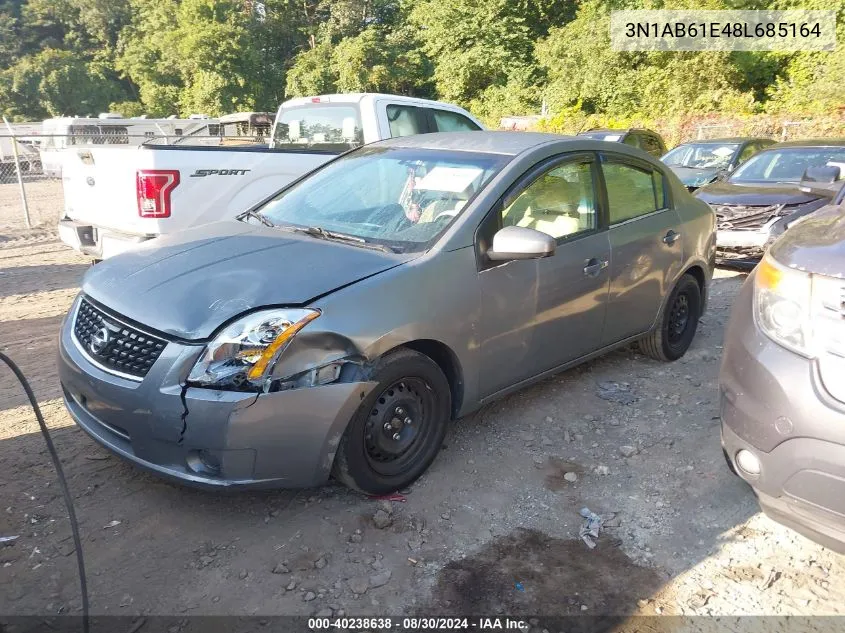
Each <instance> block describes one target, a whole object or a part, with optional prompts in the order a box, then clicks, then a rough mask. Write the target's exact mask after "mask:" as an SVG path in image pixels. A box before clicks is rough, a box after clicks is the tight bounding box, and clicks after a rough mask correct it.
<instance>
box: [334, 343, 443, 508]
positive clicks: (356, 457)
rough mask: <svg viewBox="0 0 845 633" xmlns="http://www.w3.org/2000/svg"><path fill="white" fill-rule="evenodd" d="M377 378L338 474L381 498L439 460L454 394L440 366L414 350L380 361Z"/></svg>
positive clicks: (338, 461) (347, 439)
mask: <svg viewBox="0 0 845 633" xmlns="http://www.w3.org/2000/svg"><path fill="white" fill-rule="evenodd" d="M372 379H373V380H375V381H378V385H377V386H376V387H375V388H374V389H373V390H372V391H371V392H370V394H369V395H368V396H367V397H366V398H365V399H364V401H363V402H362V403H361V406H360V407H359V408H358V410H357V412H356V413H355V415H354V416H353V418H352V420H351V421H350V423H349V426H348V427H347V429H346V432H345V433H344V435H343V438H342V439H341V442H340V445H339V446H338V451H337V454H336V456H335V463H334V468H333V474H334V476H335V478H336V479H338V480H339V481H341V482H342V483H344V484H346V485H347V486H349V487H351V488H354V489H356V490H359V491H361V492H364V493H367V494H375V495H378V494H386V493H389V492H393V491H395V490H398V489H400V488H404V487H405V486H407V485H409V484H410V483H411V482H413V481H414V480H415V479H417V478H418V477H419V476H420V475H421V474H422V473H423V472H425V470H426V469H427V468H428V466H429V464H431V462H432V461H433V460H434V458H435V456H436V455H437V452H438V451H439V450H440V445H441V444H442V443H443V437H444V435H445V433H446V427H447V424H448V421H449V419H450V417H451V416H450V412H451V392H450V389H449V383H448V381H447V380H446V377H445V376H444V375H443V372H442V371H441V370H440V367H438V366H437V364H436V363H435V362H434V361H433V360H431V359H430V358H428V357H427V356H425V355H423V354H420V353H418V352H415V351H413V350H410V349H400V350H397V351H394V352H391V353H390V354H388V355H386V356H385V357H384V358H382V359H380V360H379V361H378V362H377V363H376V366H375V367H374V369H373V376H372Z"/></svg>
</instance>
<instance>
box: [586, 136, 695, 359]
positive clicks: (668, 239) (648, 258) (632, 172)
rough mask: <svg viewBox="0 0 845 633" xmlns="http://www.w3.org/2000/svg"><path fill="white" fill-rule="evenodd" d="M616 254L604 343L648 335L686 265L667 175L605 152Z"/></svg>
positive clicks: (606, 187)
mask: <svg viewBox="0 0 845 633" xmlns="http://www.w3.org/2000/svg"><path fill="white" fill-rule="evenodd" d="M601 172H602V176H603V182H604V190H605V195H606V201H607V207H608V213H609V224H610V228H609V232H608V235H609V239H610V247H611V251H612V253H613V258H612V262H611V265H610V294H609V299H608V311H607V321H606V323H605V328H604V334H603V344H604V345H609V344H612V343H615V342H617V341H620V340H622V339H625V338H628V337H630V336H634V335H636V334H641V333H643V332H645V331H647V330H648V329H649V328H650V327H651V325H652V324H653V323H654V320H655V318H656V317H657V313H658V311H659V309H660V305H661V303H662V301H663V297H664V296H666V295H667V293H668V292H669V291H670V287H669V286H670V284H671V282H672V280H673V279H674V278H676V276H677V275H678V273H679V272H680V267H681V264H682V261H683V252H682V240H681V239H680V237H681V235H680V225H681V221H680V217H679V216H678V214H677V212H676V211H675V209H674V208H673V206H672V200H671V196H670V195H669V189H668V186H667V185H666V179H665V176H664V175H663V173H662V172H661V171H660V170H659V169H658V168H657V167H655V166H653V165H651V164H650V163H648V162H647V161H641V160H638V159H636V158H633V157H630V156H623V155H621V154H614V153H610V152H607V153H603V154H602V161H601Z"/></svg>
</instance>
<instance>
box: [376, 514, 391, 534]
mask: <svg viewBox="0 0 845 633" xmlns="http://www.w3.org/2000/svg"><path fill="white" fill-rule="evenodd" d="M390 524H391V520H390V515H389V514H388V513H387V512H385V511H384V510H377V511H376V513H375V514H374V515H373V525H375V526H376V527H377V528H378V529H379V530H383V529H384V528H386V527H388V526H389V525H390Z"/></svg>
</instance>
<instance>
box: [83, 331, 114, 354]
mask: <svg viewBox="0 0 845 633" xmlns="http://www.w3.org/2000/svg"><path fill="white" fill-rule="evenodd" d="M111 341H112V339H111V332H109V329H108V328H107V327H101V328H100V329H99V330H97V331H96V332H94V333H92V334H91V339H90V340H89V341H88V347H89V348H90V349H91V351H92V352H94V353H95V354H97V355H98V356H99V355H100V354H102V353H103V352H104V351H106V348H108V346H109V344H110V343H111Z"/></svg>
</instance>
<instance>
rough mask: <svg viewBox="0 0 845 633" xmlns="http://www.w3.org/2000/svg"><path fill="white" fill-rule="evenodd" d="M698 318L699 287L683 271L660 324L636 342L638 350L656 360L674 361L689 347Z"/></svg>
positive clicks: (693, 279)
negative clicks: (638, 343)
mask: <svg viewBox="0 0 845 633" xmlns="http://www.w3.org/2000/svg"><path fill="white" fill-rule="evenodd" d="M700 317H701V288H700V286H699V285H698V281H697V280H696V279H695V277H693V276H692V275H690V274H689V273H687V274H685V275H684V276H683V277H681V279H680V280H679V281H678V283H677V284H676V285H675V288H674V289H673V290H672V294H671V295H669V301H667V302H666V309H665V310H664V311H663V315H662V317H661V320H660V324H659V325H658V326H657V327H656V328H655V329H654V330H653V331H652V332H650V333H649V334H648V335H647V336H646V337H645V338H643V339H642V340H641V341H640V350H641V351H642V352H643V353H644V354H645V355H646V356H651V357H652V358H654V359H656V360H662V361H674V360H678V359H679V358H680V357H681V356H683V355H684V354H686V352H687V350H688V349H689V346H690V344H691V343H692V339H693V338H694V337H695V332H696V330H697V329H698V320H699V318H700Z"/></svg>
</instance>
